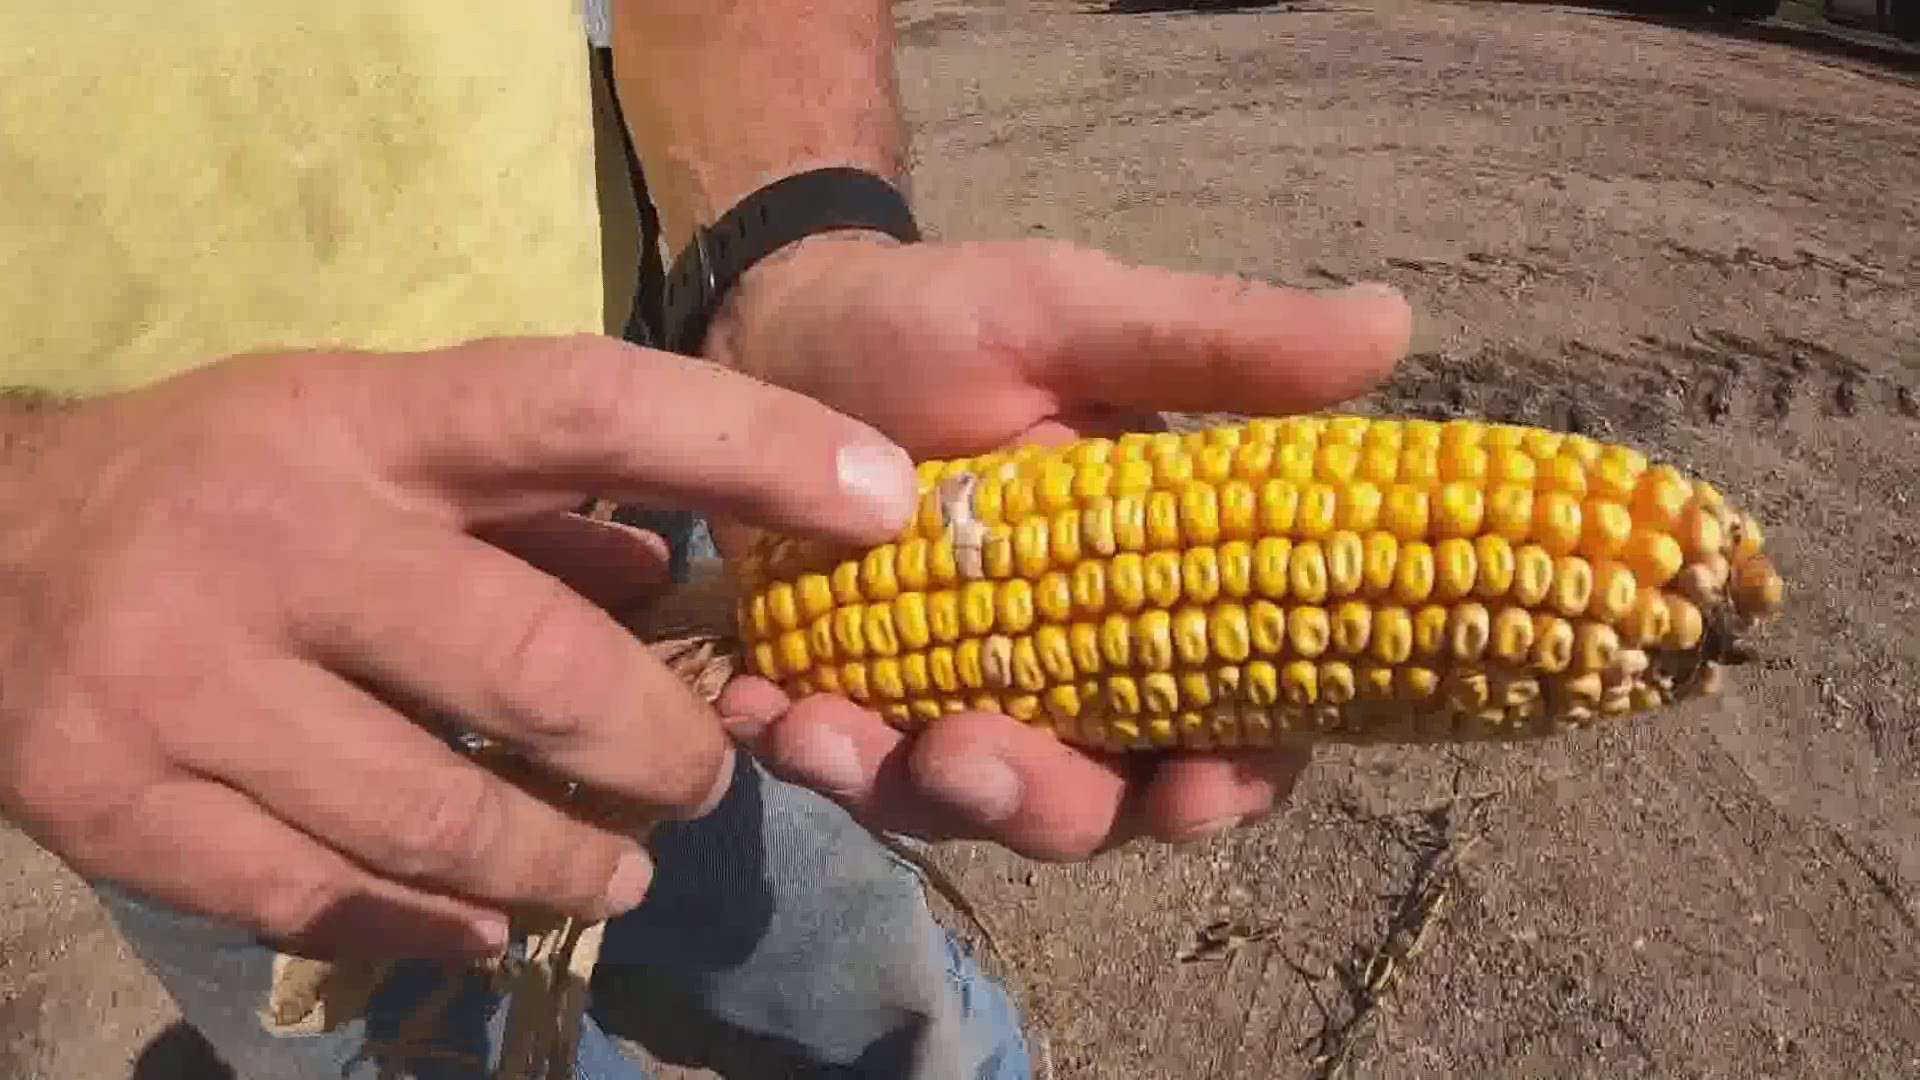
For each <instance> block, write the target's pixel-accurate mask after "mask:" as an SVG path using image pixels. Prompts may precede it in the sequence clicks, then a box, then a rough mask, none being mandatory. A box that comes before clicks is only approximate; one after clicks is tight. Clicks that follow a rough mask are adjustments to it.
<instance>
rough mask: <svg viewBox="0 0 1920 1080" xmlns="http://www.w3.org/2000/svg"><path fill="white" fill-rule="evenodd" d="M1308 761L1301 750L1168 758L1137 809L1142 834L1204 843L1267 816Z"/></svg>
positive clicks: (1177, 840) (1162, 762)
mask: <svg viewBox="0 0 1920 1080" xmlns="http://www.w3.org/2000/svg"><path fill="white" fill-rule="evenodd" d="M1311 760H1312V758H1311V756H1310V755H1309V754H1306V753H1301V752H1291V751H1278V750H1248V751H1238V752H1222V753H1208V754H1182V755H1170V756H1167V757H1165V758H1163V759H1161V761H1160V762H1159V764H1158V766H1157V767H1156V769H1155V771H1154V775H1153V779H1152V781H1151V782H1150V783H1149V784H1148V785H1147V789H1146V796H1145V799H1144V800H1143V804H1142V807H1141V822H1140V828H1141V830H1142V832H1143V833H1145V834H1146V835H1149V836H1153V837H1155V838H1157V839H1161V840H1169V841H1175V842H1184V841H1196V840H1204V839H1206V838H1207V837H1210V836H1213V835H1216V834H1218V833H1220V832H1223V831H1225V830H1227V829H1231V828H1235V827H1237V826H1240V825H1244V824H1247V823H1249V822H1251V821H1254V820H1257V819H1259V818H1261V817H1264V816H1266V815H1267V814H1269V813H1271V812H1272V811H1273V809H1274V807H1275V806H1276V805H1278V804H1279V803H1280V802H1281V801H1283V800H1285V799H1286V798H1287V797H1288V796H1289V795H1290V794H1292V792H1293V787H1294V784H1295V783H1296V782H1298V780H1299V778H1300V773H1301V772H1302V771H1303V770H1304V769H1305V768H1306V767H1307V765H1308V763H1309V762H1310V761H1311Z"/></svg>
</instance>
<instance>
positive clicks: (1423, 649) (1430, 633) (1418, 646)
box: [1413, 604, 1449, 656]
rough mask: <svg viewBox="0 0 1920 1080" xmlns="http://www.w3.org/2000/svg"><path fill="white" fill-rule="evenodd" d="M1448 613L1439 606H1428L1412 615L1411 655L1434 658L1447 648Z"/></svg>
mask: <svg viewBox="0 0 1920 1080" xmlns="http://www.w3.org/2000/svg"><path fill="white" fill-rule="evenodd" d="M1448 615H1449V612H1448V611H1447V609H1446V608H1444V607H1441V606H1440V605H1439V604H1428V605H1427V606H1426V607H1423V608H1421V609H1420V610H1418V611H1416V612H1414V613H1413V654H1414V655H1415V656H1436V655H1438V654H1439V653H1440V652H1442V651H1443V650H1444V649H1445V648H1446V646H1447V618H1448Z"/></svg>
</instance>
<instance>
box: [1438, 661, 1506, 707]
mask: <svg viewBox="0 0 1920 1080" xmlns="http://www.w3.org/2000/svg"><path fill="white" fill-rule="evenodd" d="M1441 696H1442V697H1443V698H1445V699H1446V702H1447V704H1448V705H1450V706H1452V707H1453V709H1454V711H1456V712H1462V713H1475V712H1478V711H1479V710H1481V709H1483V708H1485V707H1486V704H1487V702H1489V701H1491V700H1492V699H1493V687H1492V685H1491V680H1489V679H1488V678H1487V673H1486V672H1484V671H1472V670H1469V669H1466V668H1452V669H1449V670H1448V672H1447V674H1446V676H1445V677H1444V678H1443V679H1442V680H1441Z"/></svg>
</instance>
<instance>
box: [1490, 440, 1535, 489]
mask: <svg viewBox="0 0 1920 1080" xmlns="http://www.w3.org/2000/svg"><path fill="white" fill-rule="evenodd" d="M1539 473H1540V466H1539V465H1537V464H1536V463H1535V462H1534V460H1533V456H1532V455H1530V454H1528V453H1527V452H1526V451H1524V450H1522V449H1520V448H1519V447H1518V446H1513V447H1503V448H1501V449H1498V450H1495V451H1493V453H1492V455H1491V457H1490V458H1489V459H1488V461H1487V481H1488V482H1489V483H1491V484H1494V485H1496V486H1497V485H1503V484H1511V485H1513V486H1516V487H1520V488H1531V487H1533V482H1534V478H1535V477H1537V476H1538V475H1539Z"/></svg>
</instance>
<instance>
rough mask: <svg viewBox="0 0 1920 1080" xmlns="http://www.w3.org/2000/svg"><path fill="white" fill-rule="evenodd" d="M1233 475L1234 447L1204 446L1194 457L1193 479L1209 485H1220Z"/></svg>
mask: <svg viewBox="0 0 1920 1080" xmlns="http://www.w3.org/2000/svg"><path fill="white" fill-rule="evenodd" d="M1232 475H1233V447H1231V446H1225V445H1219V444H1215V445H1212V446H1203V447H1201V448H1200V450H1199V452H1197V453H1195V454H1194V455H1193V478H1194V479H1195V480H1199V481H1202V482H1204V483H1206V484H1209V485H1214V484H1219V483H1221V482H1222V481H1224V480H1226V479H1227V477H1229V476H1232Z"/></svg>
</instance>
